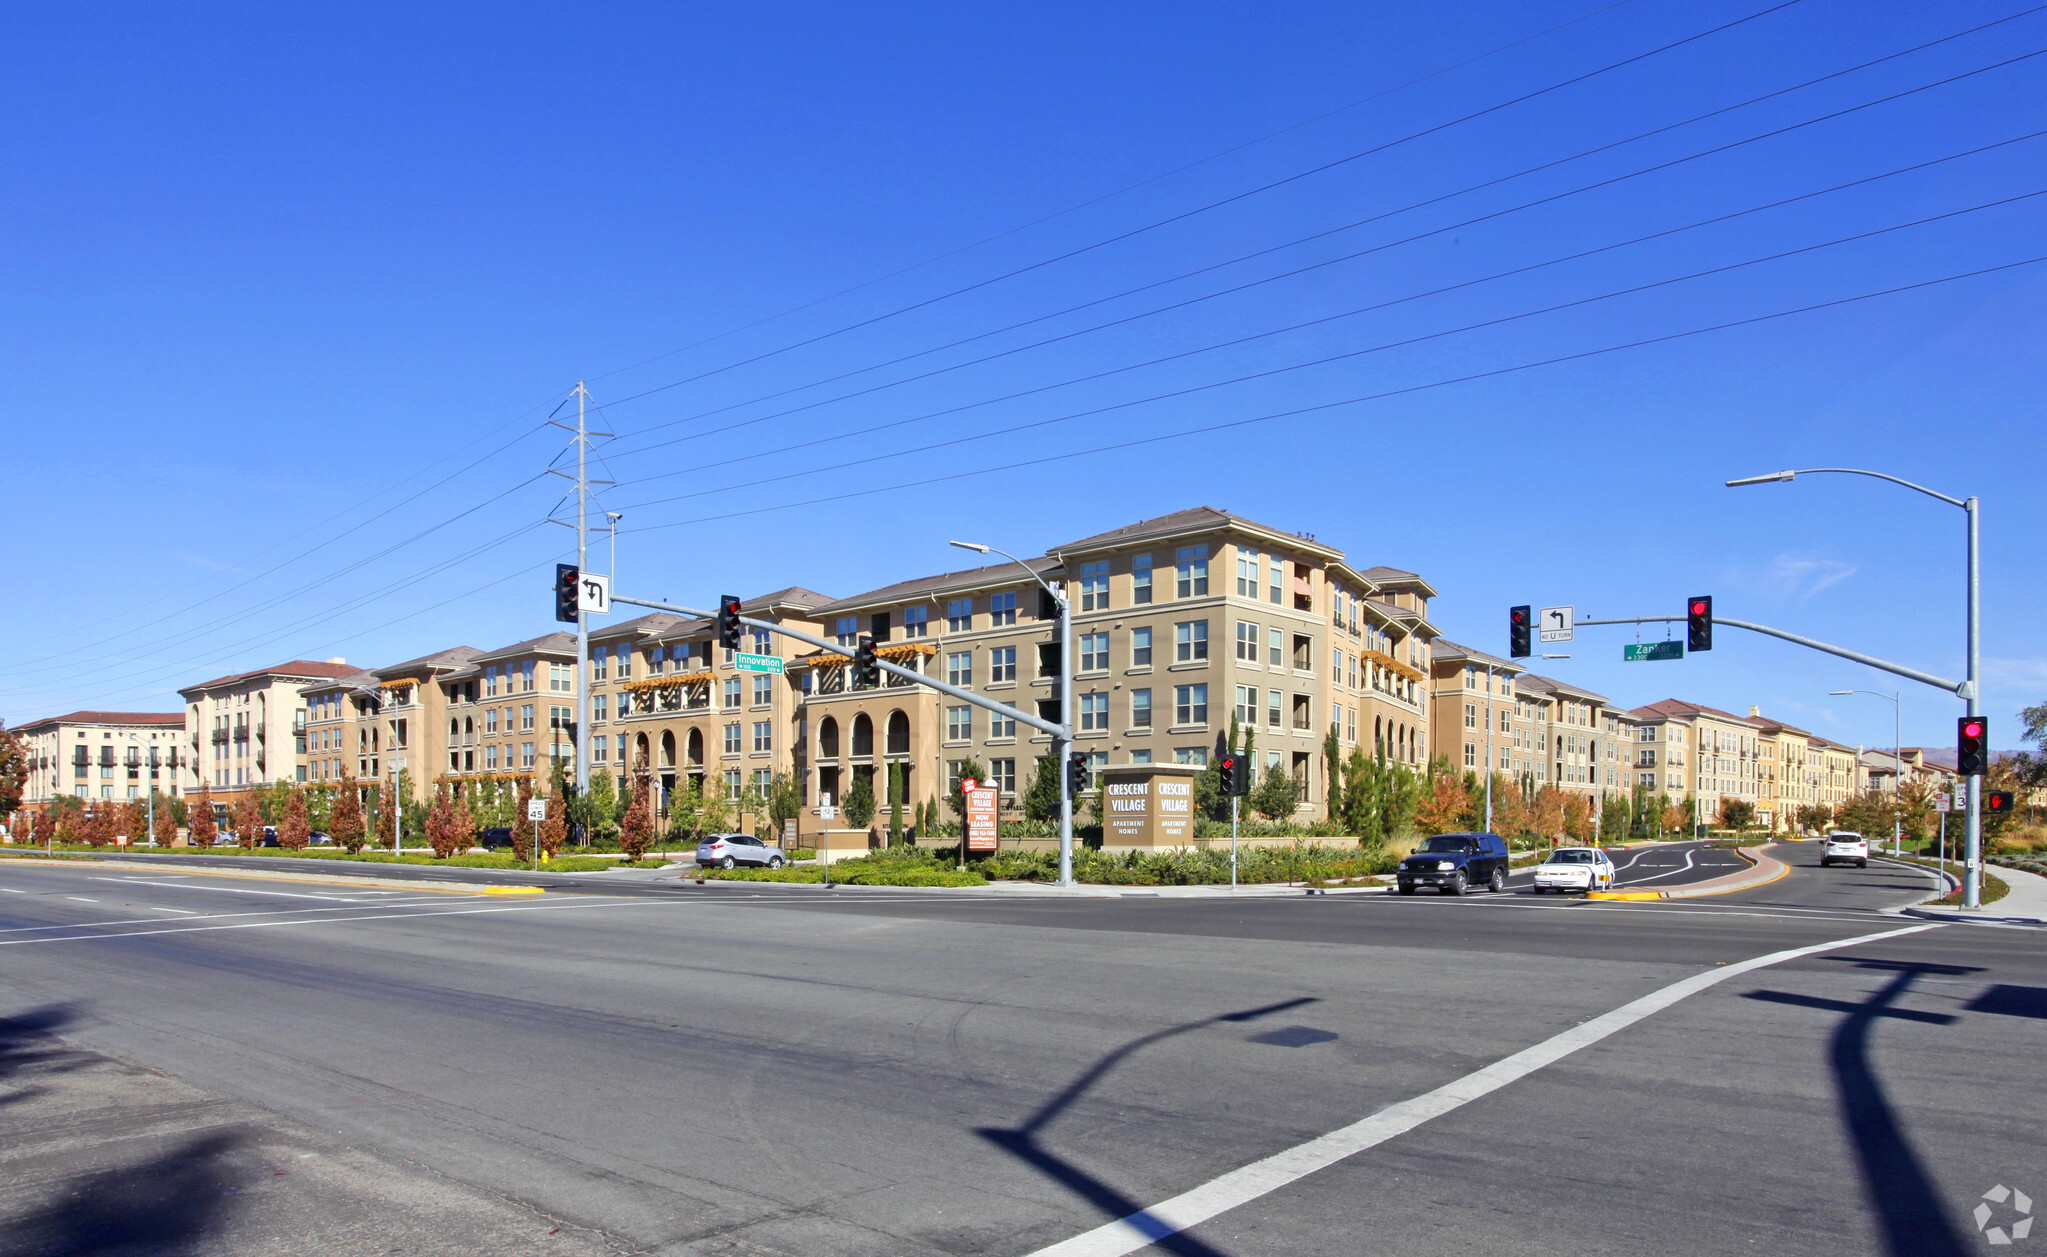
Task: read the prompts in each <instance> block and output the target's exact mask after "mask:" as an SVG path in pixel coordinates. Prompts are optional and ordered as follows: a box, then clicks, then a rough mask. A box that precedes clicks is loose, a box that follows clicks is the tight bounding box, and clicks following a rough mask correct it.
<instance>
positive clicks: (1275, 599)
mask: <svg viewBox="0 0 2047 1257" xmlns="http://www.w3.org/2000/svg"><path fill="white" fill-rule="evenodd" d="M1270 575H1271V577H1272V582H1271V583H1270V584H1269V585H1267V586H1266V590H1267V592H1268V594H1269V595H1270V597H1269V598H1268V599H1267V601H1269V602H1271V603H1272V605H1273V606H1275V607H1276V606H1279V605H1280V601H1279V595H1280V588H1281V586H1283V585H1285V584H1286V565H1285V564H1283V563H1274V564H1273V565H1272V567H1271V569H1270Z"/></svg>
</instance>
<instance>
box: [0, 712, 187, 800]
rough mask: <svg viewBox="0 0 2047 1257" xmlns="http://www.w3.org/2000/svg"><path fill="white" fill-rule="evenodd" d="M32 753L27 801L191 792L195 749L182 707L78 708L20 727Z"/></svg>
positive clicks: (18, 731)
mask: <svg viewBox="0 0 2047 1257" xmlns="http://www.w3.org/2000/svg"><path fill="white" fill-rule="evenodd" d="M14 732H15V734H16V735H17V736H19V737H20V738H21V740H22V743H23V746H24V748H25V750H26V751H27V754H28V761H29V764H28V766H29V773H28V778H27V780H25V781H24V782H23V783H22V792H21V805H22V807H23V808H24V809H33V810H37V811H41V810H42V809H44V808H47V807H48V806H49V805H50V804H51V803H52V802H54V801H55V800H56V799H58V798H59V797H64V796H68V797H70V798H74V799H83V800H86V801H87V802H89V803H101V802H126V801H127V800H129V799H142V798H147V797H148V793H149V791H150V790H152V789H154V790H155V791H156V792H157V793H159V794H164V795H173V796H175V795H178V794H182V793H183V792H184V780H185V779H186V778H187V777H189V775H190V768H189V765H188V764H187V761H188V760H189V759H190V757H191V750H190V747H189V744H188V743H187V741H186V738H185V713H184V712H182V711H171V712H155V711H74V712H71V713H69V714H67V715H63V716H49V717H45V718H44V719H41V720H32V721H30V722H29V723H27V724H25V725H20V726H18V727H16V728H15V730H14Z"/></svg>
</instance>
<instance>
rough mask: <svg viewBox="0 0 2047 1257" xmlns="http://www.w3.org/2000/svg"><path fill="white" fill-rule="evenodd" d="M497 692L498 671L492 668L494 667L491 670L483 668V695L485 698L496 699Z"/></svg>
mask: <svg viewBox="0 0 2047 1257" xmlns="http://www.w3.org/2000/svg"><path fill="white" fill-rule="evenodd" d="M497 692H498V670H497V669H496V668H494V667H493V668H485V669H484V670H483V693H484V696H485V697H486V698H496V697H497Z"/></svg>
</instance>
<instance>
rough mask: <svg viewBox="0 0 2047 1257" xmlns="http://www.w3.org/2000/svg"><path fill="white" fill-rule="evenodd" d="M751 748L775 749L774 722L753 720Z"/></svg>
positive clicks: (757, 749)
mask: <svg viewBox="0 0 2047 1257" xmlns="http://www.w3.org/2000/svg"><path fill="white" fill-rule="evenodd" d="M753 749H754V750H756V751H772V750H774V749H775V722H774V721H772V720H756V721H754V722H753Z"/></svg>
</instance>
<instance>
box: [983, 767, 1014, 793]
mask: <svg viewBox="0 0 2047 1257" xmlns="http://www.w3.org/2000/svg"><path fill="white" fill-rule="evenodd" d="M988 780H989V781H991V782H993V783H994V784H995V785H996V786H997V787H999V788H1000V789H1001V791H1002V796H1003V797H1004V798H1013V797H1015V795H1016V761H1015V760H1013V759H991V760H989V761H988Z"/></svg>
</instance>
